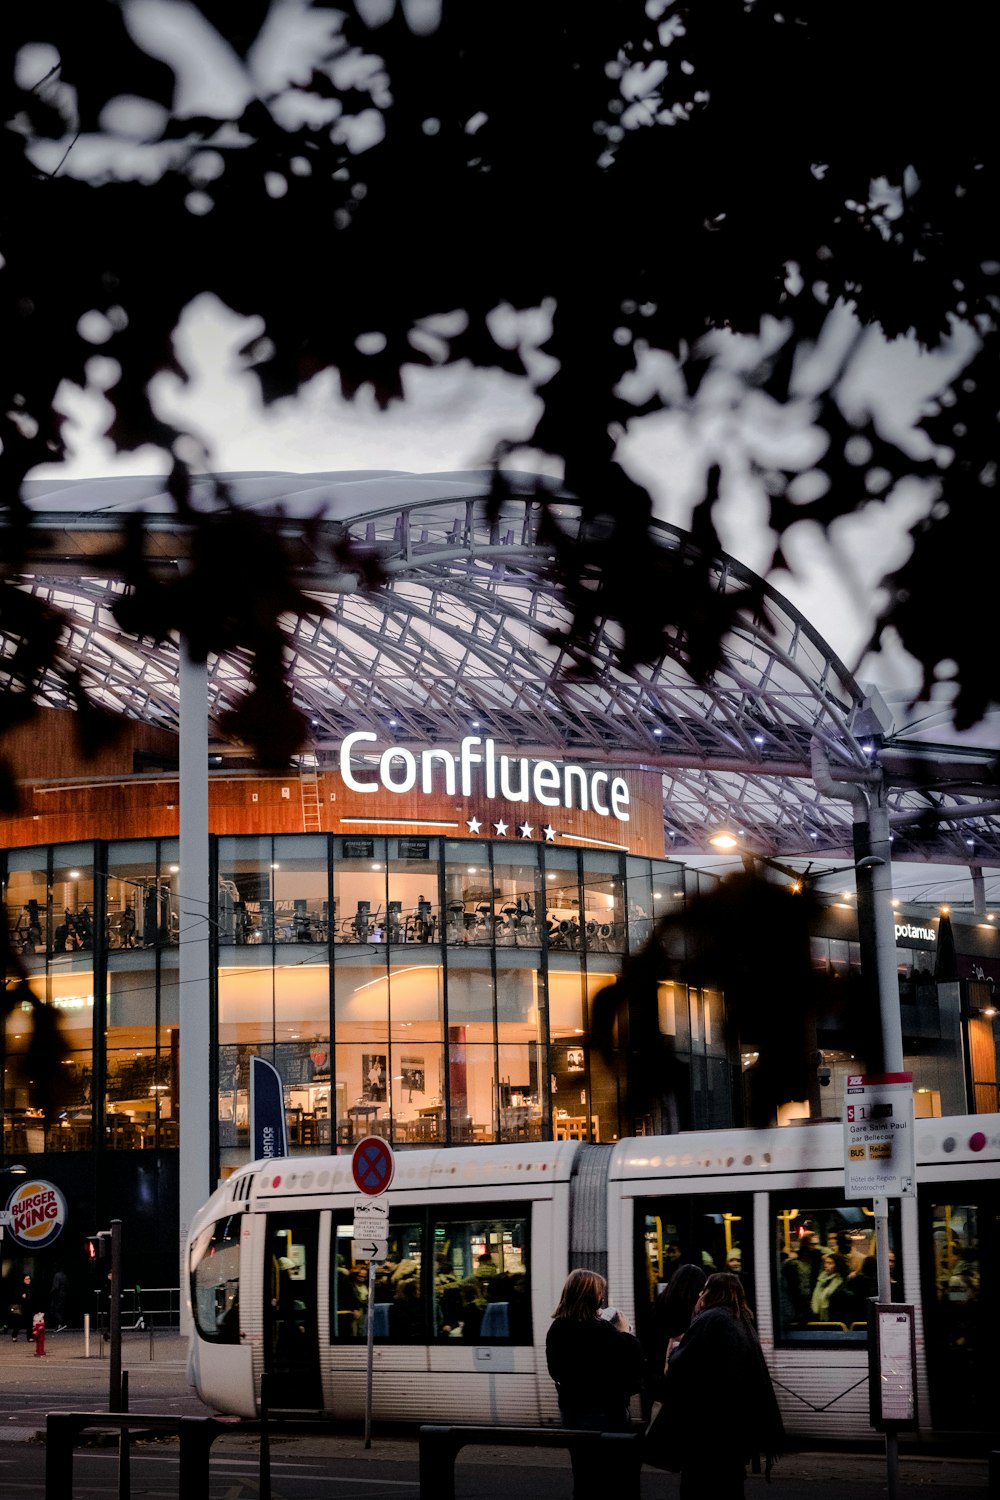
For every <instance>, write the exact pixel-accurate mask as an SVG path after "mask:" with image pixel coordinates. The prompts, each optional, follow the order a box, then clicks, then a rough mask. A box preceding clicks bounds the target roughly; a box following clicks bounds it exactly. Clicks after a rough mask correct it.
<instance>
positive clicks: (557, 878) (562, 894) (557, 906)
mask: <svg viewBox="0 0 1000 1500" xmlns="http://www.w3.org/2000/svg"><path fill="white" fill-rule="evenodd" d="M543 889H544V897H545V926H546V932H547V936H548V945H549V947H550V948H551V949H552V950H554V951H556V952H574V953H575V952H578V951H579V950H580V948H581V947H582V946H583V929H582V923H581V907H580V885H579V879H578V874H577V862H576V852H575V850H570V849H546V850H545V882H544V888H543Z"/></svg>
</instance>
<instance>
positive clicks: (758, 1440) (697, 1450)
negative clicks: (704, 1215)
mask: <svg viewBox="0 0 1000 1500" xmlns="http://www.w3.org/2000/svg"><path fill="white" fill-rule="evenodd" d="M660 1432H662V1434H663V1436H662V1437H661V1438H659V1442H660V1443H662V1444H663V1445H664V1446H663V1447H662V1449H660V1451H659V1452H658V1454H657V1456H655V1457H654V1456H653V1453H652V1449H650V1453H649V1454H648V1456H647V1462H653V1463H656V1464H657V1465H658V1466H659V1467H661V1468H667V1469H673V1470H678V1469H679V1470H680V1476H681V1486H680V1493H681V1500H742V1497H743V1481H744V1477H745V1474H744V1470H745V1466H746V1464H747V1463H748V1462H750V1461H751V1460H755V1459H757V1457H758V1455H760V1454H763V1455H764V1458H765V1472H766V1473H767V1474H768V1476H769V1475H770V1468H771V1464H772V1463H773V1461H774V1459H775V1458H776V1457H777V1456H778V1454H779V1453H780V1452H781V1450H782V1448H783V1446H784V1437H785V1434H784V1427H783V1425H782V1421H781V1413H780V1411H779V1410H778V1403H777V1400H776V1399H775V1395H774V1388H773V1386H772V1385H771V1377H770V1375H769V1374H768V1370H767V1366H766V1364H765V1363H764V1356H763V1354H762V1353H761V1348H760V1344H759V1342H758V1340H757V1333H756V1330H755V1329H754V1325H753V1313H752V1312H751V1311H750V1308H749V1306H748V1305H747V1300H746V1297H745V1295H744V1292H743V1287H742V1285H741V1284H740V1281H739V1278H738V1277H736V1276H733V1275H732V1274H731V1273H730V1272H727V1271H722V1272H716V1273H715V1275H713V1276H710V1277H709V1278H708V1280H707V1281H706V1283H705V1287H704V1290H703V1291H702V1293H701V1296H700V1297H699V1298H698V1301H697V1302H696V1303H695V1309H694V1316H693V1318H692V1319H691V1326H690V1328H689V1329H688V1331H687V1333H686V1334H685V1335H684V1337H683V1338H682V1339H681V1341H680V1344H679V1345H678V1346H677V1348H676V1349H675V1350H674V1352H673V1353H672V1354H671V1356H670V1360H669V1364H668V1367H667V1377H666V1381H665V1383H664V1402H663V1409H662V1411H661V1413H660V1416H659V1418H658V1419H657V1421H656V1423H655V1424H654V1427H653V1428H651V1429H650V1432H649V1433H648V1434H647V1446H649V1445H650V1444H652V1443H653V1442H654V1441H656V1434H658V1433H660Z"/></svg>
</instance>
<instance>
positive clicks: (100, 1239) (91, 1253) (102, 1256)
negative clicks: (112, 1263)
mask: <svg viewBox="0 0 1000 1500" xmlns="http://www.w3.org/2000/svg"><path fill="white" fill-rule="evenodd" d="M84 1249H85V1250H86V1253H87V1259H88V1260H107V1258H108V1256H109V1255H110V1254H111V1230H110V1229H102V1230H101V1232H100V1234H89V1235H88V1236H87V1238H86V1239H85V1240H84Z"/></svg>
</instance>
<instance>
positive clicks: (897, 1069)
mask: <svg viewBox="0 0 1000 1500" xmlns="http://www.w3.org/2000/svg"><path fill="white" fill-rule="evenodd" d="M868 837H869V845H870V848H871V852H872V854H873V855H874V856H875V857H876V858H877V859H880V860H881V861H882V863H881V864H878V865H874V866H873V868H872V871H871V882H872V918H873V921H874V924H875V957H876V973H877V981H878V998H879V1020H880V1022H881V1028H882V1068H883V1070H884V1072H886V1073H901V1072H902V1071H903V1024H902V1019H901V1016H900V1010H899V971H898V969H897V967H896V919H895V916H894V914H893V909H892V845H891V843H890V841H889V812H888V808H887V807H886V805H885V784H884V782H880V783H879V784H878V785H877V786H876V787H873V788H872V790H871V793H870V795H869V799H868ZM874 1208H875V1261H876V1265H877V1268H878V1300H879V1301H880V1302H891V1301H892V1300H893V1298H892V1276H891V1273H890V1269H889V1200H888V1198H884V1197H880V1198H876V1199H875V1202H874ZM885 1477H886V1494H887V1496H888V1500H896V1495H897V1494H898V1491H899V1438H898V1437H897V1435H896V1433H895V1432H892V1431H889V1432H886V1434H885Z"/></svg>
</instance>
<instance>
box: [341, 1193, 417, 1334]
mask: <svg viewBox="0 0 1000 1500" xmlns="http://www.w3.org/2000/svg"><path fill="white" fill-rule="evenodd" d="M352 1231H353V1225H352V1222H351V1220H350V1219H347V1220H343V1219H339V1218H338V1219H337V1220H335V1222H334V1226H333V1241H332V1245H333V1248H332V1252H331V1253H332V1258H333V1264H332V1266H331V1276H330V1283H331V1286H330V1339H331V1341H332V1342H337V1343H345V1342H346V1343H352V1342H353V1343H358V1342H364V1341H365V1340H367V1338H368V1316H367V1315H368V1312H369V1299H368V1286H369V1271H368V1262H367V1261H364V1260H357V1259H355V1255H354V1241H353V1239H352V1237H351V1236H352ZM423 1240H424V1233H423V1226H422V1225H421V1224H420V1223H417V1222H415V1221H414V1220H413V1219H412V1218H408V1219H396V1218H395V1217H394V1216H393V1215H392V1214H390V1219H389V1229H388V1232H387V1235H386V1255H385V1259H384V1260H381V1261H378V1262H377V1263H376V1266H375V1289H374V1306H373V1308H372V1309H371V1310H372V1313H373V1316H374V1321H375V1330H374V1337H375V1338H376V1339H377V1340H378V1341H380V1342H383V1343H385V1342H388V1343H393V1344H426V1343H427V1342H428V1338H427V1318H426V1311H425V1307H424V1288H423V1275H422V1270H423Z"/></svg>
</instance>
